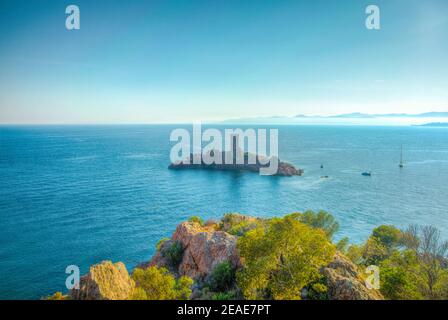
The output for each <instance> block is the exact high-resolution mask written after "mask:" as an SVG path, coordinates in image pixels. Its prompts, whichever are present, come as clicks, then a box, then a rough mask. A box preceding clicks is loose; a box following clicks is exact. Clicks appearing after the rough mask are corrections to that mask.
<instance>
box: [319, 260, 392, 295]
mask: <svg viewBox="0 0 448 320" xmlns="http://www.w3.org/2000/svg"><path fill="white" fill-rule="evenodd" d="M322 274H323V275H324V276H325V278H326V281H327V287H328V297H329V299H331V300H383V299H384V298H383V296H382V295H381V293H380V292H379V291H377V290H375V289H368V288H367V286H366V285H365V282H364V280H363V279H362V278H361V276H360V272H359V270H358V268H357V267H356V265H354V264H353V263H352V262H351V261H350V260H349V259H348V258H347V257H345V256H343V255H342V254H341V253H336V255H335V257H334V259H333V261H332V262H331V263H330V264H329V265H328V266H326V267H325V268H323V269H322Z"/></svg>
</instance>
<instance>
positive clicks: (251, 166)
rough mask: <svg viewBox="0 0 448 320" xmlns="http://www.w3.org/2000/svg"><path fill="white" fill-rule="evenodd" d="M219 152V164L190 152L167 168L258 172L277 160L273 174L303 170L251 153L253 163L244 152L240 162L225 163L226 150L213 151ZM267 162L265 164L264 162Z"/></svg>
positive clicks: (286, 174)
mask: <svg viewBox="0 0 448 320" xmlns="http://www.w3.org/2000/svg"><path fill="white" fill-rule="evenodd" d="M214 152H219V154H220V157H221V159H222V160H221V164H216V163H212V164H208V163H205V162H204V161H203V159H202V157H201V155H200V154H190V157H189V158H188V159H185V160H183V161H178V162H175V163H171V164H170V165H169V166H168V168H169V169H173V170H179V169H209V170H224V171H250V172H258V173H260V170H261V169H262V168H267V167H269V163H270V161H274V160H275V161H278V167H277V171H276V172H274V173H273V174H270V175H274V176H284V177H291V176H301V175H303V173H304V171H303V169H297V168H296V167H294V166H293V165H292V164H290V163H287V162H283V161H280V159H278V158H275V159H274V158H266V157H262V156H258V155H252V157H253V158H254V159H256V161H255V163H250V162H249V157H250V156H249V154H248V153H245V154H244V160H243V161H242V163H241V164H239V163H237V162H233V163H226V162H225V159H226V156H225V154H226V152H220V151H214ZM195 158H196V159H199V160H198V161H197V162H194V161H193V159H195ZM266 163H267V164H266Z"/></svg>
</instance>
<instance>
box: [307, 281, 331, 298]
mask: <svg viewBox="0 0 448 320" xmlns="http://www.w3.org/2000/svg"><path fill="white" fill-rule="evenodd" d="M323 280H324V279H322V280H321V281H319V282H316V283H313V284H312V285H310V286H309V288H308V296H307V299H309V300H328V294H327V292H328V288H327V286H326V285H325V284H324V282H323Z"/></svg>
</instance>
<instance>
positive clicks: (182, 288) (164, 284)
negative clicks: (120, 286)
mask: <svg viewBox="0 0 448 320" xmlns="http://www.w3.org/2000/svg"><path fill="white" fill-rule="evenodd" d="M132 279H133V280H134V281H135V284H136V289H135V290H134V293H133V294H132V296H131V299H133V300H178V299H180V300H184V299H188V297H189V296H190V295H191V286H192V284H193V280H192V279H191V278H188V277H181V278H179V279H178V280H177V281H176V279H174V277H173V275H171V274H170V273H169V272H168V270H167V269H166V268H157V267H155V266H152V267H149V268H147V269H139V268H137V269H135V270H134V273H133V274H132Z"/></svg>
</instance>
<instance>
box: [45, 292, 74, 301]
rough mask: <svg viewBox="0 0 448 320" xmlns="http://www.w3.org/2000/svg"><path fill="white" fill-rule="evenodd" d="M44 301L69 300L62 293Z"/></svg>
mask: <svg viewBox="0 0 448 320" xmlns="http://www.w3.org/2000/svg"><path fill="white" fill-rule="evenodd" d="M45 300H69V297H68V296H66V295H63V294H62V292H56V293H55V294H54V295H52V296H49V297H46V298H45Z"/></svg>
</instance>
